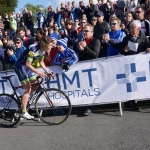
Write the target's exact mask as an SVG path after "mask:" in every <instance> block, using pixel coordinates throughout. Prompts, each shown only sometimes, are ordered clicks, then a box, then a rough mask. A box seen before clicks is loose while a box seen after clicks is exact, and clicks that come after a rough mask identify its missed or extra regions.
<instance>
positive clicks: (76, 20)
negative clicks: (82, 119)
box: [0, 0, 150, 113]
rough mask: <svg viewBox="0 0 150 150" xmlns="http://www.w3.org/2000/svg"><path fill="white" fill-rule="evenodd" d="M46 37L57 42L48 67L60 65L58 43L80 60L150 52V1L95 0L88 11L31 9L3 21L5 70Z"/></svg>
mask: <svg viewBox="0 0 150 150" xmlns="http://www.w3.org/2000/svg"><path fill="white" fill-rule="evenodd" d="M77 5H78V6H77ZM6 13H7V12H6ZM35 19H36V20H37V25H38V28H37V30H36V31H35V27H34V24H35ZM45 35H47V36H49V38H50V39H51V41H52V43H53V46H52V49H51V50H49V52H48V53H45V59H44V62H45V64H46V65H47V66H50V65H54V64H55V65H57V64H58V63H56V62H55V60H57V59H58V57H59V55H60V54H59V53H60V48H59V47H58V46H57V44H58V43H60V41H61V42H63V40H64V39H67V40H65V43H66V46H67V48H69V49H72V50H73V51H74V52H73V53H76V55H77V56H78V59H77V58H75V59H76V60H78V61H84V60H91V59H96V58H101V57H107V56H115V55H119V54H122V55H132V54H138V53H140V52H143V51H146V50H147V51H150V48H149V47H150V45H149V40H150V37H149V35H150V0H118V1H117V0H116V1H114V0H113V1H112V0H106V1H105V0H98V1H97V4H94V0H89V5H87V6H85V5H84V1H80V2H79V4H76V2H75V1H72V3H71V2H67V3H66V4H64V3H63V2H61V4H60V6H58V7H57V8H56V11H55V10H54V8H53V6H52V5H51V6H48V13H47V14H44V12H43V9H42V8H40V9H39V12H37V14H36V15H35V14H33V13H32V11H31V10H27V9H26V8H25V9H24V10H23V12H22V13H17V14H15V13H14V12H12V13H11V14H9V15H8V14H6V15H5V16H4V17H2V16H0V71H2V70H5V69H12V68H13V64H14V63H15V61H16V60H17V59H18V58H19V57H20V55H21V52H22V51H24V50H25V49H27V48H28V47H29V46H30V45H31V44H34V43H38V42H39V41H40V39H41V38H42V37H43V36H45ZM129 41H130V42H132V43H138V48H137V50H132V49H130V47H129V46H128V42H129ZM57 54H58V55H57ZM70 55H71V54H70ZM66 57H67V55H66ZM34 66H35V67H38V66H39V65H38V64H37V63H34ZM136 109H138V108H137V107H136ZM87 113H88V112H87Z"/></svg>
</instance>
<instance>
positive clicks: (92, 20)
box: [91, 17, 97, 27]
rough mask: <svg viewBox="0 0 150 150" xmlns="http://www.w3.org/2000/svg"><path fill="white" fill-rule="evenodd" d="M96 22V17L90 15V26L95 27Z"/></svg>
mask: <svg viewBox="0 0 150 150" xmlns="http://www.w3.org/2000/svg"><path fill="white" fill-rule="evenodd" d="M96 23H97V17H92V19H91V24H92V26H93V27H95V25H96Z"/></svg>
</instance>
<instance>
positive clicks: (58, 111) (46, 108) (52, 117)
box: [0, 75, 72, 127]
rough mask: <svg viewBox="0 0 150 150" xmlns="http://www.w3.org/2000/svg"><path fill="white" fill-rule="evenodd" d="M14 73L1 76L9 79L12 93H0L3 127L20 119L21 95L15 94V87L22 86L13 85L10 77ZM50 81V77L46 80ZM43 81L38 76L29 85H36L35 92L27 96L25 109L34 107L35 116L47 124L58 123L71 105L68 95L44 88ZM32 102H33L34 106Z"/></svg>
mask: <svg viewBox="0 0 150 150" xmlns="http://www.w3.org/2000/svg"><path fill="white" fill-rule="evenodd" d="M13 76H15V75H9V76H3V77H1V78H2V79H6V80H8V81H9V83H10V85H11V87H12V89H13V93H12V94H7V93H3V94H0V125H1V126H3V127H13V126H15V125H16V124H17V123H18V122H19V121H20V113H21V111H22V104H21V98H22V97H21V96H19V94H17V89H19V88H23V87H22V86H18V87H14V86H13V84H12V81H11V78H12V77H13ZM49 81H50V78H49V79H48V80H47V82H49ZM45 83H46V82H44V81H43V79H42V78H40V77H39V76H38V77H37V82H36V83H34V84H31V86H37V90H36V92H35V93H34V94H33V96H32V98H29V100H28V104H27V111H28V110H29V108H32V109H33V110H34V109H35V112H36V114H37V118H38V117H39V120H42V121H43V122H44V123H46V124H48V125H59V124H61V123H63V122H64V121H66V120H67V118H68V117H69V115H70V113H71V110H72V106H71V102H70V99H69V97H68V96H67V95H66V94H65V93H64V92H63V91H61V90H59V89H56V88H49V89H47V88H45V87H44V84H45ZM33 102H35V107H34V104H33Z"/></svg>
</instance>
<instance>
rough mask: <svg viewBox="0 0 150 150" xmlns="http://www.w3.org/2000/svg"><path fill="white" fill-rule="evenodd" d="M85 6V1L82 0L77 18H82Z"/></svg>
mask: <svg viewBox="0 0 150 150" xmlns="http://www.w3.org/2000/svg"><path fill="white" fill-rule="evenodd" d="M85 9H86V8H85V6H84V2H83V1H80V2H79V7H78V10H77V18H79V20H81V19H82V14H84V13H85Z"/></svg>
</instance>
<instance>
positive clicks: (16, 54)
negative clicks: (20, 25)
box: [7, 35, 26, 64]
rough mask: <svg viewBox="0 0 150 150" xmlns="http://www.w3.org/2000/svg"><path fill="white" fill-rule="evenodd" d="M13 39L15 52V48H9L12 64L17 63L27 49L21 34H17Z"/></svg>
mask: <svg viewBox="0 0 150 150" xmlns="http://www.w3.org/2000/svg"><path fill="white" fill-rule="evenodd" d="M13 41H14V43H15V47H16V49H15V52H14V50H13V49H11V48H8V49H7V54H8V55H9V57H10V62H11V63H12V64H15V63H16V61H17V60H18V59H19V58H20V56H21V54H22V53H23V52H24V51H25V50H26V48H25V47H24V46H23V41H22V37H21V36H19V35H16V36H15V37H14V38H13Z"/></svg>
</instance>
